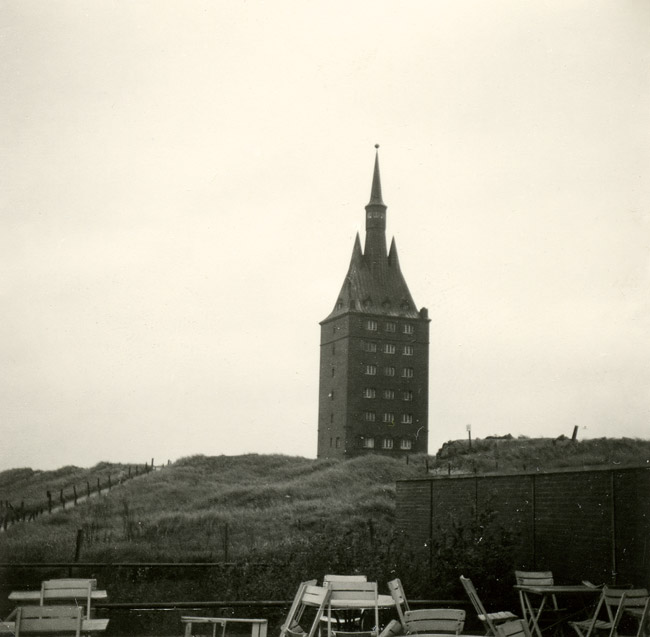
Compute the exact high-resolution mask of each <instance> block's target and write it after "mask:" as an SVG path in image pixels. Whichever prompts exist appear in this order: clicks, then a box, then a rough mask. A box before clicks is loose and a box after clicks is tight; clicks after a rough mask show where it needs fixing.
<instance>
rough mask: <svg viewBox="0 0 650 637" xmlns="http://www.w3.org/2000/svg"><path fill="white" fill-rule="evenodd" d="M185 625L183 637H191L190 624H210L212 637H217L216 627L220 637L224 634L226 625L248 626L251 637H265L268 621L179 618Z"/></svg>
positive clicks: (224, 618) (229, 618) (233, 618)
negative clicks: (219, 629) (249, 626)
mask: <svg viewBox="0 0 650 637" xmlns="http://www.w3.org/2000/svg"><path fill="white" fill-rule="evenodd" d="M181 623H183V624H185V637H192V624H211V625H212V637H217V626H221V636H222V637H224V635H225V634H226V624H250V625H251V637H266V633H267V630H268V624H269V622H268V620H266V619H248V618H240V617H188V616H186V617H181Z"/></svg>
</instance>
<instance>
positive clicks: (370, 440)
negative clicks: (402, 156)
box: [318, 146, 429, 458]
mask: <svg viewBox="0 0 650 637" xmlns="http://www.w3.org/2000/svg"><path fill="white" fill-rule="evenodd" d="M376 148H379V147H378V146H376ZM320 325H321V338H320V382H319V394H318V457H319V458H350V457H353V456H357V455H360V454H365V453H383V454H388V455H396V456H397V455H405V454H410V453H427V451H428V434H429V424H428V409H429V404H428V403H429V398H428V383H429V318H428V313H427V310H426V308H422V309H420V310H418V309H417V306H416V305H415V303H414V301H413V298H412V297H411V293H410V292H409V289H408V286H407V285H406V281H405V280H404V276H403V275H402V271H401V269H400V265H399V260H398V258H397V248H396V247H395V239H393V240H392V242H391V245H390V250H389V251H388V252H387V251H386V206H385V204H384V202H383V200H382V194H381V180H380V176H379V156H378V153H376V154H375V168H374V173H373V178H372V188H371V192H370V202H369V203H368V205H367V206H366V241H365V246H364V249H363V252H362V251H361V241H360V239H359V235H358V234H357V236H356V239H355V242H354V248H353V249H352V258H351V259H350V267H349V268H348V273H347V275H346V277H345V280H344V282H343V286H342V287H341V291H340V292H339V295H338V298H337V300H336V304H335V306H334V309H333V310H332V312H331V313H330V314H329V316H328V317H327V318H326V319H324V320H323V321H321V323H320Z"/></svg>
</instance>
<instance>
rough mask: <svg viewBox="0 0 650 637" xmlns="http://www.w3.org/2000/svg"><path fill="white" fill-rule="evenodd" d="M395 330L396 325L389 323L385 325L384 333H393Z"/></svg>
mask: <svg viewBox="0 0 650 637" xmlns="http://www.w3.org/2000/svg"><path fill="white" fill-rule="evenodd" d="M396 329H397V324H396V323H393V322H392V321H389V322H388V323H386V331H387V332H394V331H395V330H396Z"/></svg>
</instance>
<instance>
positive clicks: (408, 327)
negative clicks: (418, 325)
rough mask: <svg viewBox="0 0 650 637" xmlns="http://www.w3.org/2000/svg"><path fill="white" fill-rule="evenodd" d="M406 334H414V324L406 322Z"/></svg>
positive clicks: (404, 328)
mask: <svg viewBox="0 0 650 637" xmlns="http://www.w3.org/2000/svg"><path fill="white" fill-rule="evenodd" d="M403 331H404V334H413V332H414V330H413V326H412V325H411V324H410V323H405V324H404V327H403Z"/></svg>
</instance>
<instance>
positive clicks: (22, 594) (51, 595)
mask: <svg viewBox="0 0 650 637" xmlns="http://www.w3.org/2000/svg"><path fill="white" fill-rule="evenodd" d="M9 599H10V600H11V601H14V602H40V601H41V591H13V592H12V593H9ZM47 599H81V598H80V597H70V594H69V593H66V591H65V590H61V591H60V592H59V593H57V591H56V590H54V591H49V592H48V594H47ZM90 599H91V600H95V601H97V600H101V599H108V593H107V592H106V591H97V590H95V591H90Z"/></svg>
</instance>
